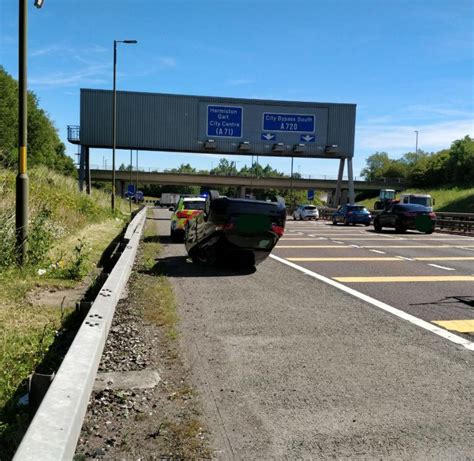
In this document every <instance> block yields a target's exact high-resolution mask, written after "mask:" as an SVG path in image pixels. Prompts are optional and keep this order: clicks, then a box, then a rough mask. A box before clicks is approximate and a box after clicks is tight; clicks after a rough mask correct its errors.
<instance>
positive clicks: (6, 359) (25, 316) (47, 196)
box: [0, 168, 129, 459]
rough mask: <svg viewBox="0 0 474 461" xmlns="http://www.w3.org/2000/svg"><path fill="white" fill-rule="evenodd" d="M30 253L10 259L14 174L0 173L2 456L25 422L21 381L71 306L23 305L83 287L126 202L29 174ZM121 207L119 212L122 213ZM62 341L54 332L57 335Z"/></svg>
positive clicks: (44, 174) (120, 222)
mask: <svg viewBox="0 0 474 461" xmlns="http://www.w3.org/2000/svg"><path fill="white" fill-rule="evenodd" d="M29 178H30V199H29V211H30V215H29V237H30V242H29V251H28V261H27V263H26V264H25V266H24V267H22V268H20V267H18V266H17V265H16V260H15V229H14V226H15V173H14V172H12V171H9V170H4V169H0V459H9V458H10V457H11V455H12V453H13V450H14V447H16V446H17V444H18V442H19V440H20V438H21V436H22V434H23V432H24V429H25V427H26V425H27V424H28V412H27V409H26V408H24V407H18V397H20V396H21V394H24V393H25V391H26V379H27V377H28V375H29V374H30V373H32V372H33V371H34V370H35V368H36V367H37V366H38V365H39V364H40V363H42V362H44V360H45V358H46V357H49V356H50V355H51V350H50V347H51V345H52V344H53V343H54V342H55V340H56V339H57V338H58V334H59V332H61V334H62V332H63V331H64V326H65V325H66V324H68V323H71V319H73V318H74V314H73V313H74V306H71V305H63V306H62V308H59V307H57V306H56V307H54V306H50V305H47V304H41V303H39V304H35V303H31V302H30V301H29V295H30V293H32V292H33V290H34V292H35V293H38V292H39V293H42V292H48V291H54V290H63V289H73V288H75V287H77V286H78V285H81V286H87V284H88V283H89V282H92V281H93V279H94V277H95V275H96V274H97V271H98V270H97V269H96V266H97V262H98V261H99V259H100V257H101V255H102V253H103V252H104V250H105V249H106V248H107V246H108V245H109V244H110V242H111V241H112V240H113V239H114V238H115V237H116V236H117V235H118V234H119V233H120V232H121V230H122V228H123V226H124V224H125V221H126V220H128V218H129V214H128V210H129V205H128V204H127V203H126V202H124V201H122V200H117V208H118V210H117V211H116V212H115V213H112V212H111V210H110V195H109V194H105V193H103V192H101V191H97V190H93V191H92V195H91V196H88V195H86V194H84V193H80V192H79V190H78V186H77V181H76V180H74V179H73V178H68V177H64V176H62V175H59V174H57V173H53V172H51V171H49V170H47V169H45V168H37V169H32V170H30V173H29ZM121 210H123V211H124V212H122V211H121ZM59 336H60V334H59Z"/></svg>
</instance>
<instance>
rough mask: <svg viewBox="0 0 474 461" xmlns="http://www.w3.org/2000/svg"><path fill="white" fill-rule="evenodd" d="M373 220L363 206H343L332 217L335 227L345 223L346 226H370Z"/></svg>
mask: <svg viewBox="0 0 474 461" xmlns="http://www.w3.org/2000/svg"><path fill="white" fill-rule="evenodd" d="M371 218H372V216H371V214H370V212H369V210H368V209H367V208H366V207H365V206H363V205H342V206H341V207H339V209H338V210H337V211H336V212H335V213H334V214H333V215H332V223H333V224H334V225H336V224H338V223H343V224H344V225H345V226H348V225H349V224H365V225H366V226H369V225H370V219H371Z"/></svg>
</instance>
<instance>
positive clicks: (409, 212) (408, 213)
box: [403, 211, 416, 217]
mask: <svg viewBox="0 0 474 461" xmlns="http://www.w3.org/2000/svg"><path fill="white" fill-rule="evenodd" d="M403 216H407V217H413V216H416V213H414V212H412V211H405V213H403Z"/></svg>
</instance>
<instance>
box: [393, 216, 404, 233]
mask: <svg viewBox="0 0 474 461" xmlns="http://www.w3.org/2000/svg"><path fill="white" fill-rule="evenodd" d="M395 232H396V233H397V234H403V233H404V232H406V228H405V227H404V226H403V224H402V223H401V221H400V220H399V219H397V220H396V221H395Z"/></svg>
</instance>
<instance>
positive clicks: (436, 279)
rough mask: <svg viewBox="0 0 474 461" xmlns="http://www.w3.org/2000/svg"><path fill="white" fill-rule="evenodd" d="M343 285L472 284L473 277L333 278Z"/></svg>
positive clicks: (398, 276)
mask: <svg viewBox="0 0 474 461" xmlns="http://www.w3.org/2000/svg"><path fill="white" fill-rule="evenodd" d="M333 278H334V280H337V281H338V282H343V283H397V282H403V283H406V282H474V275H412V276H405V275H396V276H388V277H333Z"/></svg>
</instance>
